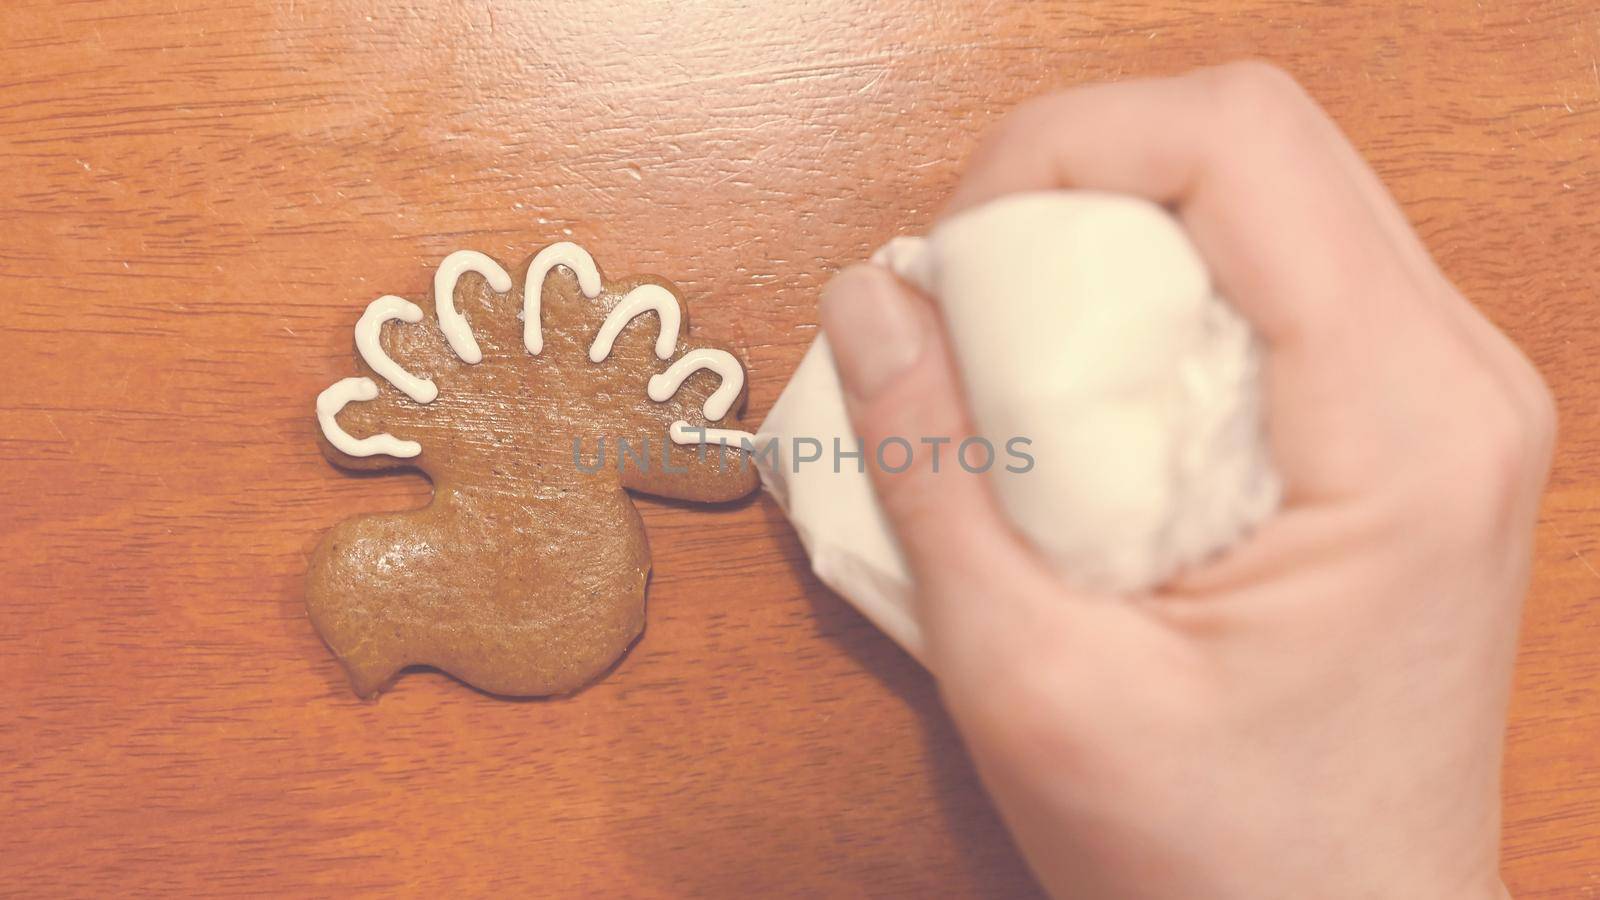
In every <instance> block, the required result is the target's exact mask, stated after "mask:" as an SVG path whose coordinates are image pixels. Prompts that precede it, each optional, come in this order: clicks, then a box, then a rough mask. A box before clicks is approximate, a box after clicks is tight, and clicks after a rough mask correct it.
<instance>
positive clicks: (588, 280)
mask: <svg viewBox="0 0 1600 900" xmlns="http://www.w3.org/2000/svg"><path fill="white" fill-rule="evenodd" d="M556 266H566V267H567V268H568V269H571V270H572V274H574V275H576V276H578V288H579V290H582V291H583V295H584V296H585V297H590V298H593V297H598V296H599V295H600V270H599V269H596V268H595V266H594V257H592V256H590V255H589V251H587V250H585V249H583V248H582V247H579V246H578V245H577V244H574V243H572V242H571V241H562V242H560V243H558V244H551V245H550V246H548V247H546V248H544V249H543V250H540V251H539V255H538V256H535V257H534V258H533V262H531V263H529V264H528V279H527V280H526V281H524V282H523V283H522V344H523V346H525V347H527V348H528V352H529V353H532V354H533V355H534V356H538V355H539V353H540V352H541V351H543V350H544V324H543V322H541V321H540V310H539V304H540V301H541V300H543V295H544V280H545V278H546V277H547V276H549V274H550V270H551V269H554V268H555V267H556ZM673 340H674V341H676V340H677V338H676V337H674V338H673ZM596 362H598V360H596Z"/></svg>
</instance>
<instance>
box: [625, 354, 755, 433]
mask: <svg viewBox="0 0 1600 900" xmlns="http://www.w3.org/2000/svg"><path fill="white" fill-rule="evenodd" d="M701 369H710V370H711V371H713V372H715V373H717V376H718V377H719V378H721V379H722V382H721V383H720V384H718V385H717V389H716V390H714V391H712V392H711V396H709V397H707V398H706V402H705V404H704V405H703V406H702V407H701V410H702V411H703V412H704V413H705V416H706V421H708V422H715V421H717V420H718V419H721V418H722V417H723V416H725V415H727V414H728V410H729V409H731V408H733V401H734V400H737V399H738V398H739V392H740V391H742V390H744V369H743V367H741V366H740V365H739V360H737V359H735V358H734V356H733V354H732V353H729V352H728V351H726V350H713V349H711V348H708V347H697V348H695V349H693V350H690V351H689V352H688V353H685V354H684V355H683V356H681V357H679V358H678V361H677V362H675V363H673V364H672V365H670V366H668V367H667V370H666V371H665V372H662V373H661V374H659V375H652V376H650V383H649V384H648V385H647V386H646V389H647V392H648V393H649V395H650V399H651V400H654V401H656V402H657V403H662V402H665V401H667V400H670V399H671V398H672V395H673V394H676V393H677V392H678V388H681V387H683V382H684V381H685V380H686V379H687V378H688V377H689V376H690V375H693V374H694V373H696V372H698V371H700V370H701Z"/></svg>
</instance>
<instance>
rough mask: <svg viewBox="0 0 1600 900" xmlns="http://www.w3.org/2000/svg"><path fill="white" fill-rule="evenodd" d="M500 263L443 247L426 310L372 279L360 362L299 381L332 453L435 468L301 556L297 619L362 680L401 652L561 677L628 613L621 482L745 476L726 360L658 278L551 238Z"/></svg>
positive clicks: (385, 669) (371, 465)
mask: <svg viewBox="0 0 1600 900" xmlns="http://www.w3.org/2000/svg"><path fill="white" fill-rule="evenodd" d="M516 272H517V273H519V274H518V275H517V277H513V275H512V273H511V272H508V271H507V270H505V269H503V268H501V266H500V265H499V264H498V263H496V262H495V261H494V260H492V259H490V258H489V257H487V256H485V255H483V254H481V253H476V252H473V251H468V250H461V251H457V252H455V253H452V254H450V255H449V256H448V257H446V258H445V260H444V262H443V263H441V264H440V266H439V268H438V271H437V272H436V274H435V275H434V282H433V291H434V295H433V311H434V315H433V316H431V317H429V316H426V315H424V312H423V310H422V308H421V307H419V306H418V305H416V304H414V303H411V302H410V301H407V300H404V299H402V298H400V297H394V296H385V297H380V298H378V299H377V300H374V301H373V302H372V303H371V304H370V305H369V306H368V307H367V309H366V312H365V313H364V314H363V315H362V316H361V319H360V321H359V322H357V323H356V327H355V343H356V349H357V356H358V363H357V369H358V371H360V373H361V375H360V376H357V377H351V378H345V379H343V380H341V381H339V382H336V383H335V384H334V385H333V386H331V387H329V388H328V389H327V390H325V391H323V392H322V394H321V396H319V397H318V398H317V404H316V407H317V419H318V422H319V424H320V426H321V438H320V443H321V444H322V449H323V452H324V453H325V454H326V455H327V456H328V458H329V459H331V460H332V461H333V462H334V463H336V464H338V465H340V466H343V467H346V468H350V469H360V470H374V469H392V468H396V467H402V466H403V467H415V468H418V469H421V470H422V471H423V472H425V473H426V474H427V475H428V476H429V477H430V478H431V479H432V480H433V489H434V494H433V500H432V502H430V503H429V504H428V505H427V506H426V507H423V508H422V509H417V510H410V511H407V512H401V513H393V514H381V515H364V516H357V517H355V518H353V519H348V520H346V521H344V522H342V523H340V524H339V525H337V526H336V527H334V528H333V530H332V531H330V532H329V533H328V535H327V537H325V538H324V539H323V541H322V543H321V545H319V546H318V547H317V550H316V554H315V555H314V556H313V558H312V561H311V570H310V572H309V574H308V579H307V580H308V584H307V592H306V606H307V608H308V610H309V612H310V615H311V621H312V624H314V625H315V626H316V629H317V631H318V632H319V633H320V634H321V635H322V638H323V640H325V641H326V642H327V644H328V646H329V647H330V648H331V649H332V650H333V652H334V655H336V656H337V657H338V658H339V661H340V662H341V663H342V664H343V665H344V667H345V669H346V671H347V672H348V673H349V675H350V682H351V685H352V686H353V687H354V688H355V691H356V693H358V694H360V695H362V696H367V695H370V694H373V693H375V692H376V691H378V690H379V689H380V688H381V687H382V686H383V685H384V684H386V683H387V682H388V681H389V680H390V679H391V678H393V677H394V675H395V674H396V673H397V672H398V671H399V670H400V669H401V668H402V667H404V666H407V665H416V664H421V665H429V666H434V667H436V668H439V669H443V670H444V671H446V672H449V673H451V674H452V675H455V676H456V677H458V678H460V679H462V680H463V681H466V682H468V683H469V684H472V685H475V686H477V687H479V688H482V689H483V690H486V691H490V692H493V693H497V694H508V695H515V696H533V695H543V694H556V693H562V692H566V691H571V690H574V689H576V688H578V687H581V686H582V685H584V684H585V683H586V682H588V681H590V680H591V679H593V678H595V677H596V676H597V675H599V674H600V673H602V672H604V671H605V670H606V669H607V667H609V666H610V665H611V664H612V663H613V662H615V661H616V660H617V658H618V657H620V656H621V655H622V652H623V651H624V650H626V649H627V648H628V646H629V645H630V644H632V643H633V641H634V639H635V638H637V637H638V636H639V634H640V632H641V631H642V630H643V628H644V595H645V582H646V580H647V579H648V577H649V573H650V548H649V543H648V541H647V540H646V538H645V532H644V527H643V525H642V523H641V521H640V518H639V514H638V512H637V511H636V510H635V509H634V506H633V502H632V500H631V498H630V497H629V496H628V494H627V491H628V490H633V491H640V492H644V493H648V494H655V495H658V496H662V497H671V498H675V499H680V500H692V501H703V502H717V501H725V500H733V499H736V498H738V497H742V496H744V495H746V494H748V493H749V492H750V491H752V490H754V489H755V486H756V478H757V476H756V472H755V470H754V467H753V466H751V465H749V463H748V460H747V459H746V458H745V457H746V453H745V452H744V451H742V450H739V449H732V448H734V447H739V446H740V445H741V440H748V439H749V438H750V435H749V434H748V433H746V432H744V431H742V430H741V428H742V424H741V422H740V420H739V418H738V415H737V412H738V411H739V410H740V409H741V408H742V406H743V403H744V400H745V389H744V369H743V367H742V366H741V364H740V362H739V360H738V359H737V358H735V357H734V356H733V355H732V354H731V353H729V352H728V351H726V350H723V349H717V348H706V347H696V348H691V347H690V346H689V345H688V344H687V343H686V342H685V341H684V340H683V339H682V338H683V336H684V335H685V334H687V332H688V328H689V321H688V310H687V309H686V308H685V306H684V303H683V301H682V299H681V297H679V296H678V294H677V292H676V291H675V290H674V289H673V287H672V285H671V284H669V283H667V282H666V281H663V280H660V279H656V278H648V277H647V278H632V279H623V280H621V281H606V280H604V279H602V277H601V273H600V270H599V269H598V268H597V267H596V266H595V263H594V260H593V259H592V258H590V256H589V254H588V253H587V252H585V251H584V250H583V248H581V247H579V246H577V245H576V244H572V243H565V242H564V243H559V244H555V245H552V246H550V247H546V248H545V249H544V250H543V251H541V252H540V253H539V254H538V255H537V256H535V257H533V259H532V260H531V261H530V262H529V263H528V264H527V265H525V266H522V267H520V268H518V269H517V270H516ZM730 445H731V446H730Z"/></svg>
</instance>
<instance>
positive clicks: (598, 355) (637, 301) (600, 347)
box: [589, 284, 683, 362]
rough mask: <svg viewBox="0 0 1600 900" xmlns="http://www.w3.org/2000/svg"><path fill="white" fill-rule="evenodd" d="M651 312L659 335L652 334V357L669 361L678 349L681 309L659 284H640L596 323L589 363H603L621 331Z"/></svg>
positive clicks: (681, 317)
mask: <svg viewBox="0 0 1600 900" xmlns="http://www.w3.org/2000/svg"><path fill="white" fill-rule="evenodd" d="M652 310H653V311H654V312H655V314H656V315H657V316H659V317H660V318H661V333H660V334H658V335H656V358H657V359H671V358H672V351H673V350H674V349H675V348H676V347H677V346H678V329H679V328H680V327H681V326H682V325H683V310H681V309H680V308H679V307H678V298H677V297H674V296H672V292H671V291H669V290H667V289H666V288H664V287H662V286H661V285H659V284H641V285H639V286H638V287H636V288H634V289H633V290H631V291H629V292H628V294H627V296H625V297H623V298H622V299H621V300H619V301H617V305H616V306H614V307H612V308H611V312H609V313H607V314H606V320H605V321H604V322H602V323H600V333H599V334H597V335H595V337H594V344H592V345H591V346H590V347H589V361H590V362H605V361H606V357H608V356H610V355H611V348H612V347H613V346H615V344H616V343H617V335H619V334H621V333H622V329H623V328H624V327H626V326H627V324H628V323H629V322H632V321H633V320H634V319H636V318H638V317H639V316H642V315H644V314H645V313H647V312H651V311H652Z"/></svg>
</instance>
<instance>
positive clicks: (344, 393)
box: [317, 377, 422, 459]
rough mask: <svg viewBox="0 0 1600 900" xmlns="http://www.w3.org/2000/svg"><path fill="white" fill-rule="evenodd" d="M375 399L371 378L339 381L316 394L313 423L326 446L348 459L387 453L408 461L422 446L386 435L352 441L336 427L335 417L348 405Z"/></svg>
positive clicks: (352, 439)
mask: <svg viewBox="0 0 1600 900" xmlns="http://www.w3.org/2000/svg"><path fill="white" fill-rule="evenodd" d="M377 397H378V383H377V382H375V381H373V380H372V379H371V378H362V377H356V378H344V379H341V380H339V381H336V382H334V383H333V384H332V385H330V386H328V388H327V389H326V390H324V391H323V392H322V393H320V394H318V395H317V424H319V425H321V426H322V434H323V435H324V436H325V437H327V439H328V443H330V444H332V445H333V446H334V447H337V448H338V449H339V451H340V452H341V453H344V454H347V455H349V456H377V455H378V454H387V455H389V456H394V457H398V458H400V459H410V458H411V457H413V456H416V455H417V454H418V453H421V452H422V445H421V444H419V443H417V442H416V441H402V440H400V439H399V438H397V437H395V436H394V435H392V434H389V433H387V432H384V433H382V434H375V435H373V436H371V437H364V438H356V437H352V436H351V435H350V433H349V432H347V431H345V430H344V429H343V428H340V427H339V423H338V421H337V420H336V419H335V417H336V416H338V415H339V411H340V410H342V409H344V408H345V407H346V406H349V405H350V404H351V403H357V402H364V401H367V400H376V399H377Z"/></svg>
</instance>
